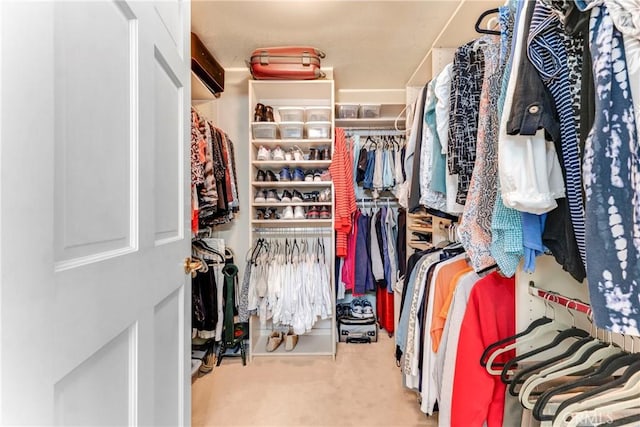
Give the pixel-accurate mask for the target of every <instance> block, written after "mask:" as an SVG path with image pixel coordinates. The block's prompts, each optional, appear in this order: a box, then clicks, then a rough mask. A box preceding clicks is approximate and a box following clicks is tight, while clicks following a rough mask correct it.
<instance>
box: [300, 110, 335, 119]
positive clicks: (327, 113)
mask: <svg viewBox="0 0 640 427" xmlns="http://www.w3.org/2000/svg"><path fill="white" fill-rule="evenodd" d="M304 111H305V115H306V119H307V120H306V121H308V122H330V121H331V107H307V108H305V109H304Z"/></svg>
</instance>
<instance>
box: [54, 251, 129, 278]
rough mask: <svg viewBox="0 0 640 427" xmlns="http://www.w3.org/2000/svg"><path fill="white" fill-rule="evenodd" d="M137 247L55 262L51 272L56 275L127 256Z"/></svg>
mask: <svg viewBox="0 0 640 427" xmlns="http://www.w3.org/2000/svg"><path fill="white" fill-rule="evenodd" d="M137 250H138V248H137V247H135V248H134V247H131V246H127V247H124V248H119V249H114V250H112V251H106V252H100V253H98V254H93V255H87V256H83V257H78V258H72V259H69V260H65V261H59V262H56V263H55V264H54V265H53V270H54V272H56V273H59V272H61V271H65V270H70V269H72V268H78V267H83V266H85V265H89V264H93V263H96V262H101V261H106V260H108V259H111V258H115V257H119V256H122V255H127V254H130V253H133V252H137Z"/></svg>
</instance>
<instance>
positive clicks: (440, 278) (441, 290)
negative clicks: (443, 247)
mask: <svg viewBox="0 0 640 427" xmlns="http://www.w3.org/2000/svg"><path fill="white" fill-rule="evenodd" d="M471 270H473V269H472V268H471V267H469V264H468V263H467V260H466V259H464V258H462V259H459V260H457V261H453V262H451V263H449V264H447V265H443V266H442V267H441V268H440V271H439V272H438V275H437V276H436V277H435V278H434V279H433V280H434V283H433V284H432V286H435V292H434V297H433V313H432V316H431V331H430V333H431V348H432V349H433V351H434V353H435V352H437V351H438V347H440V339H441V338H442V331H443V330H444V324H445V321H446V315H445V317H444V318H442V317H441V316H440V312H441V311H442V306H443V304H444V303H445V301H446V300H447V296H448V295H449V290H450V288H451V286H450V284H451V283H452V282H453V281H454V280H455V283H456V284H457V283H458V280H459V279H460V277H461V275H462V274H465V273H468V272H469V271H471ZM454 289H455V287H454Z"/></svg>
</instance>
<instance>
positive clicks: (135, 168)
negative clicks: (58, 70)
mask: <svg viewBox="0 0 640 427" xmlns="http://www.w3.org/2000/svg"><path fill="white" fill-rule="evenodd" d="M127 7H128V6H127ZM139 41H140V37H139V28H138V20H137V19H131V20H130V21H129V67H130V68H129V73H130V85H129V91H130V92H129V99H130V107H129V108H130V110H129V111H130V117H129V121H130V129H129V141H130V148H129V149H130V152H129V245H130V247H131V248H133V249H134V250H137V249H138V247H139V244H140V236H139V231H140V227H139V226H140V218H139V216H140V198H139V194H138V193H139V191H138V188H139V178H140V166H139V149H140V131H139V120H140V111H139V110H140V101H139V90H140V87H139V86H140V75H139V74H140V73H139V63H138V51H139V47H138V46H139Z"/></svg>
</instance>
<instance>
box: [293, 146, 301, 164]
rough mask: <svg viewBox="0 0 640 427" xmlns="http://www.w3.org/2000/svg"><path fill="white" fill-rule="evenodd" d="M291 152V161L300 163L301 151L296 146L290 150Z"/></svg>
mask: <svg viewBox="0 0 640 427" xmlns="http://www.w3.org/2000/svg"><path fill="white" fill-rule="evenodd" d="M291 152H292V153H293V159H294V160H295V161H296V162H301V161H303V160H304V153H303V152H302V149H301V148H300V147H298V146H297V145H296V146H294V147H293V148H292V149H291Z"/></svg>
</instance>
